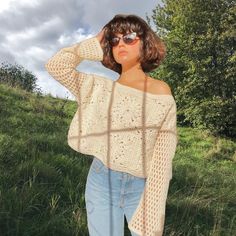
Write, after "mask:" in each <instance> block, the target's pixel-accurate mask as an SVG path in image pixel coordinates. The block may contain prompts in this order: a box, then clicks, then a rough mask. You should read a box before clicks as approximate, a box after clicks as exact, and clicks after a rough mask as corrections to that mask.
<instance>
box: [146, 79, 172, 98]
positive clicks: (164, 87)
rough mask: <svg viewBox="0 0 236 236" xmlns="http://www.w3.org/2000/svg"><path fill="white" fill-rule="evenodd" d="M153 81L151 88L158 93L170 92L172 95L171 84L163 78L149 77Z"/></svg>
mask: <svg viewBox="0 0 236 236" xmlns="http://www.w3.org/2000/svg"><path fill="white" fill-rule="evenodd" d="M149 79H150V81H151V86H150V88H151V90H152V92H153V93H156V94H168V95H172V93H171V88H170V86H169V85H168V84H167V83H166V82H165V81H163V80H159V79H153V78H151V77H149Z"/></svg>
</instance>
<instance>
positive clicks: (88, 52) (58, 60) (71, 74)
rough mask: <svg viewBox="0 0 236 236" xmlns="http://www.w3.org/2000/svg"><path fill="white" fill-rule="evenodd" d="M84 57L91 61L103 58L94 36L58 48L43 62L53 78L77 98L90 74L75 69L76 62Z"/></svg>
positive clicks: (98, 43)
mask: <svg viewBox="0 0 236 236" xmlns="http://www.w3.org/2000/svg"><path fill="white" fill-rule="evenodd" d="M84 59H87V60H93V61H101V60H102V59H103V50H102V48H101V45H100V42H99V40H98V39H97V38H96V37H92V38H89V39H85V40H83V41H81V42H79V43H77V44H74V45H72V46H70V47H65V48H62V49H60V50H59V51H58V52H57V53H56V54H55V55H54V56H53V57H51V58H50V59H49V61H48V62H47V63H46V64H45V68H46V70H47V71H48V72H49V74H50V75H51V76H52V77H53V78H54V79H56V80H57V81H58V82H59V83H61V84H62V85H63V86H65V87H66V88H67V89H68V90H69V91H70V92H71V93H72V94H73V95H74V96H75V97H76V98H77V95H78V92H79V89H80V88H81V85H82V83H83V82H86V83H87V85H86V86H89V81H86V79H87V78H91V76H90V75H88V74H86V73H83V72H79V71H77V70H76V67H77V66H78V64H79V63H80V62H81V61H83V60H84ZM87 80H88V79H87Z"/></svg>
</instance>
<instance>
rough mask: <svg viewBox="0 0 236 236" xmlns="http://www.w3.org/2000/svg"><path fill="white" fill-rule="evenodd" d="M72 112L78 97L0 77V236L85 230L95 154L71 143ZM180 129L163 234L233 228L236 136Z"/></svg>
mask: <svg viewBox="0 0 236 236" xmlns="http://www.w3.org/2000/svg"><path fill="white" fill-rule="evenodd" d="M75 111H76V102H73V101H68V100H64V99H58V98H53V97H51V96H40V95H36V94H32V93H28V92H25V91H23V90H20V89H14V88H11V87H8V86H6V85H4V84H0V235H1V236H13V235H14V236H16V235H24V236H31V235H32V236H33V235H34V236H38V235H40V236H45V235H46V236H47V235H50V236H52V235H63V236H64V235H68V236H69V235H70V236H71V235H78V236H86V235H88V231H87V221H86V209H85V201H84V190H85V183H86V178H87V174H88V170H89V166H90V163H91V161H92V159H91V158H88V156H85V155H83V154H80V153H77V152H75V151H74V150H72V149H71V148H70V147H69V146H68V144H67V131H68V128H69V124H70V122H71V119H72V118H73V114H74V113H75ZM178 132H179V137H180V139H179V144H178V148H177V152H176V156H175V158H174V160H173V178H172V180H171V182H170V188H169V193H168V199H167V206H166V220H165V232H164V235H168V236H178V235H181V236H182V235H186V236H187V235H188V236H195V235H196V236H200V235H201V236H203V235H204V236H207V235H214V236H218V235H222V236H225V235H226V236H227V235H229V236H232V235H236V214H235V209H236V203H235V199H236V191H235V189H236V178H235V176H236V175H235V173H236V172H235V170H236V153H235V150H236V142H235V141H233V140H228V139H223V138H219V137H213V136H211V135H210V134H209V133H207V132H206V131H202V130H197V129H192V128H187V127H178ZM125 226H126V227H125V235H126V236H128V235H130V233H129V232H128V229H127V223H126V225H125Z"/></svg>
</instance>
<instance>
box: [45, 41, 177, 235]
mask: <svg viewBox="0 0 236 236" xmlns="http://www.w3.org/2000/svg"><path fill="white" fill-rule="evenodd" d="M84 59H87V60H93V61H101V60H102V59H103V50H102V48H101V45H100V42H99V41H98V39H97V38H96V37H92V38H89V39H86V40H83V41H82V42H80V43H77V44H75V45H72V46H70V47H66V48H62V49H61V50H59V51H58V52H57V53H56V54H55V55H54V56H53V57H52V58H50V59H49V61H48V62H47V63H46V69H47V71H48V72H49V73H50V74H51V76H52V77H53V78H54V79H56V80H57V81H59V82H60V83H61V84H62V85H63V86H65V87H66V88H67V89H69V90H70V91H71V93H73V94H74V95H75V97H76V101H77V104H78V109H77V111H76V113H75V115H74V117H73V119H72V122H71V124H70V127H69V131H68V144H69V146H70V147H71V148H73V149H74V150H76V151H78V152H80V153H83V154H88V155H93V156H96V157H97V158H99V159H100V160H101V161H102V162H103V163H104V164H105V165H106V166H107V167H109V168H111V169H113V170H116V171H123V172H127V173H130V174H132V175H134V176H137V177H144V178H147V180H146V185H145V188H144V191H143V194H142V196H141V200H140V202H139V205H138V207H137V209H136V211H135V213H134V215H133V217H132V219H131V221H130V222H129V223H128V227H129V229H130V230H132V231H134V232H136V233H137V234H139V235H140V236H161V235H162V234H163V229H164V222H165V208H166V199H167V193H168V188H169V181H170V180H171V178H172V159H173V157H174V154H175V150H176V145H177V140H178V139H177V133H176V103H175V100H174V98H173V96H171V95H157V94H153V93H149V92H143V91H141V90H138V89H136V88H132V87H129V86H126V85H122V84H120V83H118V82H116V81H112V80H111V79H108V78H106V77H103V76H99V75H96V74H87V73H83V72H79V71H77V70H76V67H77V65H78V64H79V63H80V62H81V61H82V60H84Z"/></svg>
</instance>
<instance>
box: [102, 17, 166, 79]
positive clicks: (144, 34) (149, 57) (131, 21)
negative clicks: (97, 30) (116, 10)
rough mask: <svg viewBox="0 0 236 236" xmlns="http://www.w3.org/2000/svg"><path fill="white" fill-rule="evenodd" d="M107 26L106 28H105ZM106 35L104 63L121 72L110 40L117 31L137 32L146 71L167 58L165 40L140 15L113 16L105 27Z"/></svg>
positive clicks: (141, 58)
mask: <svg viewBox="0 0 236 236" xmlns="http://www.w3.org/2000/svg"><path fill="white" fill-rule="evenodd" d="M104 28H105V29H104ZM103 29H104V37H103V38H102V39H101V46H102V48H103V52H104V55H103V60H102V61H101V62H102V64H103V65H104V66H105V67H107V68H109V69H111V70H113V71H115V72H118V73H119V74H121V71H122V67H121V64H119V63H117V62H116V61H115V59H114V57H113V54H112V47H111V45H110V43H109V40H110V39H111V38H112V37H114V35H115V34H116V33H120V34H126V33H130V32H136V33H137V36H138V37H139V38H140V39H141V40H140V45H141V46H140V47H141V48H140V58H139V61H140V65H141V68H142V70H143V71H144V72H150V71H152V70H154V69H155V68H157V67H158V66H159V65H160V63H161V61H162V60H163V59H164V58H165V55H166V47H165V44H164V43H163V41H162V40H161V39H160V38H159V37H158V36H157V35H156V33H155V32H154V31H153V30H152V29H151V28H150V27H149V25H148V24H147V23H146V22H145V21H144V20H143V19H142V18H140V17H139V16H136V15H124V14H118V15H115V16H114V17H113V19H112V20H111V21H109V22H108V23H107V24H106V25H105V26H104V27H103Z"/></svg>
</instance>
